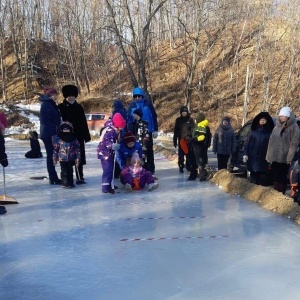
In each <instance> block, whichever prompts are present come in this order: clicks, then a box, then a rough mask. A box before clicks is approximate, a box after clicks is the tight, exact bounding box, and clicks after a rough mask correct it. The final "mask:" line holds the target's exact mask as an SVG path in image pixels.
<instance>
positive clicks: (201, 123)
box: [197, 119, 209, 127]
mask: <svg viewBox="0 0 300 300" xmlns="http://www.w3.org/2000/svg"><path fill="white" fill-rule="evenodd" d="M208 125H209V122H208V120H206V119H205V120H203V121H201V122H199V123H198V124H197V126H199V127H207V126H208Z"/></svg>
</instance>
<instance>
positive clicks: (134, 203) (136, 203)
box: [116, 200, 186, 205]
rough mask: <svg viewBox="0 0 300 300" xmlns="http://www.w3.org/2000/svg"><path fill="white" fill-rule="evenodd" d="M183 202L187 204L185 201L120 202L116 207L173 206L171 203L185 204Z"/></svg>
mask: <svg viewBox="0 0 300 300" xmlns="http://www.w3.org/2000/svg"><path fill="white" fill-rule="evenodd" d="M183 202H186V201H183V200H182V201H161V202H155V203H153V202H128V203H122V202H118V203H116V205H141V204H146V205H148V204H151V205H153V204H165V203H167V204H169V203H170V204H171V203H183Z"/></svg>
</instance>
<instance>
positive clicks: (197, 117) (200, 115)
mask: <svg viewBox="0 0 300 300" xmlns="http://www.w3.org/2000/svg"><path fill="white" fill-rule="evenodd" d="M203 120H205V115H204V114H203V113H198V114H197V116H196V122H197V123H200V122H202V121H203Z"/></svg>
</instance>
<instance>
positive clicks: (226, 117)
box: [222, 116, 230, 123]
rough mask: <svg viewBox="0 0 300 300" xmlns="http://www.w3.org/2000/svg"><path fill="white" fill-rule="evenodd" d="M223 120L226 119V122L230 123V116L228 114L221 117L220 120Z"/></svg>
mask: <svg viewBox="0 0 300 300" xmlns="http://www.w3.org/2000/svg"><path fill="white" fill-rule="evenodd" d="M223 121H227V122H228V123H230V118H229V117H228V116H225V117H223V119H222V122H223Z"/></svg>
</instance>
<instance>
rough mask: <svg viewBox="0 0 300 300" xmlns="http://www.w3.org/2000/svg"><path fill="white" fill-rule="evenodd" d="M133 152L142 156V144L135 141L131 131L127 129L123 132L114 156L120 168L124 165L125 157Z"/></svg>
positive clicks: (128, 156)
mask: <svg viewBox="0 0 300 300" xmlns="http://www.w3.org/2000/svg"><path fill="white" fill-rule="evenodd" d="M135 152H137V153H138V155H139V157H140V158H142V146H141V145H140V143H139V142H137V141H136V138H135V136H134V135H133V133H132V132H131V131H129V132H127V133H125V135H124V138H123V139H122V141H121V144H120V149H119V150H118V152H117V157H116V158H117V162H118V164H119V166H120V169H121V170H123V169H124V168H125V167H126V162H127V159H128V158H130V157H131V156H132V154H133V153H135Z"/></svg>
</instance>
